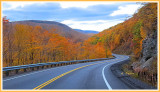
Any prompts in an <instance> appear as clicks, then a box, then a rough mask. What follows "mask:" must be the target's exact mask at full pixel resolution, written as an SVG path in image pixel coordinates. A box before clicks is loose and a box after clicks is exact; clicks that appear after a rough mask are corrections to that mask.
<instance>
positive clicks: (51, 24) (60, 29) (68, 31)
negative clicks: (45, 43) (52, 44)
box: [11, 20, 89, 42]
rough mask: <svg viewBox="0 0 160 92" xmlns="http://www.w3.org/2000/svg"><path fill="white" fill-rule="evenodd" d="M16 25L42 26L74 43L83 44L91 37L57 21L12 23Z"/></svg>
mask: <svg viewBox="0 0 160 92" xmlns="http://www.w3.org/2000/svg"><path fill="white" fill-rule="evenodd" d="M11 23H13V25H15V24H25V25H30V26H41V27H42V28H43V29H46V30H49V32H54V33H58V34H60V35H61V36H64V37H66V38H69V39H72V40H73V41H74V42H82V41H84V40H86V39H87V38H88V37H89V36H88V35H85V34H82V33H80V32H77V31H75V30H73V29H72V28H70V27H68V26H67V25H65V24H62V23H58V22H55V21H41V20H25V21H15V22H11Z"/></svg>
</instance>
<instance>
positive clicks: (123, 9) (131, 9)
mask: <svg viewBox="0 0 160 92" xmlns="http://www.w3.org/2000/svg"><path fill="white" fill-rule="evenodd" d="M141 6H142V5H139V4H130V5H125V6H119V7H118V10H116V11H113V13H111V14H110V16H116V15H123V14H128V15H132V14H134V13H135V12H136V10H137V9H138V8H140V7H141Z"/></svg>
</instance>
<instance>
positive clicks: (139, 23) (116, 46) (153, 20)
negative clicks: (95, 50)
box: [87, 3, 158, 76]
mask: <svg viewBox="0 0 160 92" xmlns="http://www.w3.org/2000/svg"><path fill="white" fill-rule="evenodd" d="M157 31H158V30H157V3H145V4H144V6H143V7H142V8H141V9H139V10H138V12H137V13H135V14H134V15H133V16H132V17H131V18H130V19H128V20H126V21H124V22H123V23H120V24H117V25H115V26H113V27H110V28H109V29H106V30H104V31H102V32H100V33H99V34H96V35H94V36H93V37H91V38H89V39H88V40H87V42H89V43H90V44H93V45H95V44H97V43H101V44H103V45H104V47H105V48H106V49H107V50H108V51H112V53H117V54H127V55H130V56H131V65H130V66H129V67H132V68H133V70H134V71H137V72H139V71H144V70H145V71H147V72H148V70H149V72H150V74H152V76H153V75H157ZM146 74H147V73H146Z"/></svg>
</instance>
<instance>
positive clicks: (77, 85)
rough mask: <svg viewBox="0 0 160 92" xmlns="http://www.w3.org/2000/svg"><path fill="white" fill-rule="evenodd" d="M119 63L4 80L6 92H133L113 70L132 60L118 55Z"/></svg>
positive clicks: (85, 65)
mask: <svg viewBox="0 0 160 92" xmlns="http://www.w3.org/2000/svg"><path fill="white" fill-rule="evenodd" d="M115 57H116V58H115V59H110V60H103V61H96V62H88V63H80V64H73V65H67V66H60V67H55V68H49V69H44V70H39V71H33V72H29V73H23V74H19V75H16V76H12V77H7V78H3V90H11V89H14V90H16V89H18V90H25V89H27V90H32V89H33V90H39V89H42V90H46V89H47V90H60V89H63V90H64V89H66V90H67V89H68V90H70V89H74V90H85V89H90V90H92V89H98V90H101V89H102V90H112V89H130V88H129V87H128V86H127V85H125V84H124V83H123V82H122V81H121V80H119V79H118V78H117V77H116V76H114V75H113V74H112V72H111V70H110V66H111V65H113V64H115V63H117V62H122V61H124V60H126V59H128V58H129V57H128V56H124V55H115Z"/></svg>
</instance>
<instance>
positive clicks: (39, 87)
mask: <svg viewBox="0 0 160 92" xmlns="http://www.w3.org/2000/svg"><path fill="white" fill-rule="evenodd" d="M116 60H117V59H115V60H113V61H116ZM105 62H106V61H105ZM105 62H100V63H105ZM107 62H109V61H107ZM100 63H94V64H89V65H85V66H81V67H78V68H75V69H73V70H70V71H68V72H65V73H63V74H61V75H58V76H56V77H54V78H52V79H50V80H48V81H46V82H45V83H43V84H41V85H39V86H37V87H35V88H34V89H33V90H39V89H41V88H43V87H45V86H46V85H48V84H50V83H52V82H53V81H55V80H57V79H59V78H61V77H63V76H64V75H66V74H69V73H71V72H73V71H76V70H78V69H81V68H84V67H88V66H91V65H96V64H100Z"/></svg>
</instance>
